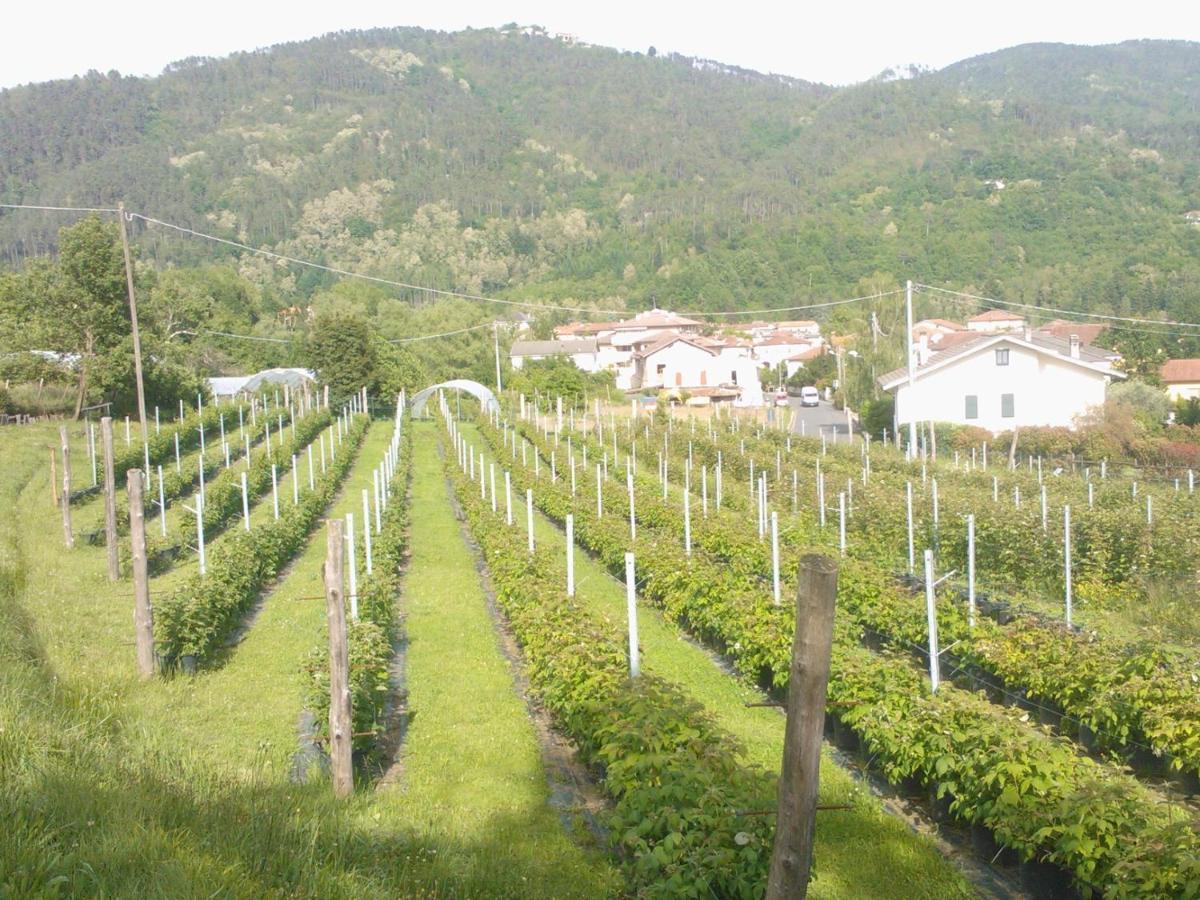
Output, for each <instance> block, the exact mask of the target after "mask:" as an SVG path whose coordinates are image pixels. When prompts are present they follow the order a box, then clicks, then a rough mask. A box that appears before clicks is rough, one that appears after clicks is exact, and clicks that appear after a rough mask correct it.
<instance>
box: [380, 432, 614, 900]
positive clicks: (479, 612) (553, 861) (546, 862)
mask: <svg viewBox="0 0 1200 900" xmlns="http://www.w3.org/2000/svg"><path fill="white" fill-rule="evenodd" d="M415 427H416V430H415V432H414V450H413V452H414V459H413V486H412V499H411V521H412V538H411V556H410V561H409V569H408V574H407V576H406V580H405V587H404V609H405V613H406V634H407V637H408V641H409V647H408V654H407V682H408V685H409V695H408V701H409V709H410V711H411V714H412V720H411V725H410V727H409V730H408V735H407V739H406V743H405V746H404V749H403V753H402V764H403V767H404V773H403V776H402V777H401V778H400V779H399V780H398V781H397V782H395V783H393V784H389V785H388V786H387V787H386V788H384V789H382V790H381V791H380V796H379V802H380V804H381V806H383V807H384V808H385V810H386V814H387V815H388V816H395V817H396V818H397V819H399V820H400V821H403V822H404V823H405V825H406V827H407V828H408V829H410V830H411V831H412V832H413V833H414V834H415V835H416V836H418V837H422V838H425V839H428V840H430V841H432V842H434V843H442V842H447V843H448V851H447V852H449V853H457V856H456V857H455V859H454V860H453V867H454V868H455V869H456V870H458V871H460V873H462V874H463V875H465V876H467V877H470V878H471V879H473V880H476V881H482V882H483V883H495V884H497V885H501V884H505V883H511V881H512V876H511V874H510V873H511V872H514V871H516V872H522V873H528V874H527V875H525V876H524V877H528V878H530V879H531V880H530V889H529V896H554V897H567V896H580V897H596V896H604V895H605V894H607V893H609V892H610V891H611V890H612V888H613V885H614V880H613V879H614V876H613V873H612V870H611V868H610V866H609V864H608V863H607V862H606V861H604V860H603V859H601V858H600V857H599V855H598V854H597V853H589V852H585V851H582V850H580V849H579V848H578V847H576V846H575V845H574V844H572V842H571V841H570V839H569V838H568V837H567V835H566V834H565V832H564V831H563V829H562V826H561V825H560V823H559V821H558V817H557V815H556V814H555V813H554V812H553V810H551V808H550V807H549V806H548V804H547V799H548V796H549V789H548V786H547V782H546V774H545V771H544V770H543V767H542V762H541V757H540V750H539V746H538V742H537V738H536V737H535V733H534V728H533V724H532V722H531V721H530V719H529V716H528V713H527V711H526V709H525V705H524V702H523V701H522V700H521V699H520V698H519V697H518V696H517V694H516V692H515V690H514V683H513V676H512V673H511V671H510V670H509V666H508V663H507V661H506V660H505V659H504V657H503V656H502V655H501V652H500V650H499V646H498V643H497V636H496V632H495V629H494V627H493V624H492V621H491V618H490V616H489V614H488V612H487V609H486V606H485V599H484V594H483V587H482V584H481V582H480V577H479V575H478V573H477V572H476V569H475V559H474V556H473V554H472V552H471V550H470V549H469V548H468V547H467V545H466V542H465V541H464V539H463V536H462V532H461V528H460V525H459V522H458V520H457V519H456V518H455V516H454V513H453V512H452V510H451V507H450V503H449V496H448V493H447V491H448V488H447V486H446V483H445V479H444V476H443V472H442V463H441V459H440V457H439V456H438V453H437V438H436V432H435V431H434V429H433V427H432V426H431V425H429V424H426V423H419V424H417V425H416V426H415ZM456 847H458V848H472V849H470V850H469V852H462V851H461V850H459V851H456V850H455V849H454V848H456ZM479 847H487V848H489V849H488V850H487V851H486V852H478V850H477V848H479ZM447 862H448V861H447ZM534 884H537V885H539V886H538V887H534Z"/></svg>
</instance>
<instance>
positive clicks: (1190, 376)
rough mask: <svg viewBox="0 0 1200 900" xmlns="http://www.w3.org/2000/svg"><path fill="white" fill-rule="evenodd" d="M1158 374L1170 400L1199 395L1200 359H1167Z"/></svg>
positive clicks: (1187, 398)
mask: <svg viewBox="0 0 1200 900" xmlns="http://www.w3.org/2000/svg"><path fill="white" fill-rule="evenodd" d="M1159 374H1161V375H1162V380H1163V384H1164V385H1166V387H1167V396H1168V397H1170V398H1171V399H1172V400H1180V399H1183V400H1190V399H1191V398H1192V397H1200V359H1169V360H1167V361H1166V362H1165V363H1163V367H1162V368H1161V369H1160V370H1159Z"/></svg>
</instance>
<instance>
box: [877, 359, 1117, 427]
mask: <svg viewBox="0 0 1200 900" xmlns="http://www.w3.org/2000/svg"><path fill="white" fill-rule="evenodd" d="M997 349H1008V351H1009V364H1008V365H1007V366H998V365H996V353H995V351H996V350H997ZM1106 386H1107V378H1106V377H1105V376H1104V375H1102V374H1099V373H1096V372H1091V371H1088V370H1087V369H1084V368H1081V367H1080V366H1078V365H1075V364H1073V363H1071V362H1069V361H1067V360H1065V359H1061V358H1055V357H1054V356H1051V355H1048V354H1043V353H1034V352H1033V351H1031V350H1028V349H1026V348H1024V347H1020V346H1016V345H1014V344H1009V343H1008V342H1002V343H1000V344H996V345H992V346H989V347H987V348H985V349H983V350H981V351H980V352H979V353H975V354H971V355H969V356H965V357H962V358H960V359H957V360H954V361H952V362H949V363H947V364H946V365H945V366H944V367H942V368H940V369H938V370H936V371H932V372H926V373H925V374H923V375H921V376H920V377H919V378H918V379H917V380H916V383H915V384H914V385H913V387H912V388H911V389H910V388H909V387H908V385H907V384H903V385H901V386H900V387H899V388H898V389H897V390H896V421H897V422H898V423H899V424H901V425H905V424H908V423H909V422H911V421H918V422H922V421H936V422H957V423H959V424H963V425H976V426H978V427H980V428H986V429H988V430H989V431H993V432H998V431H1008V430H1010V429H1012V428H1013V427H1014V426H1016V427H1029V426H1035V425H1061V426H1067V427H1070V426H1072V425H1074V420H1075V417H1076V416H1079V415H1081V414H1083V413H1084V412H1086V411H1087V410H1088V408H1089V407H1092V406H1096V405H1099V404H1101V403H1103V402H1104V394H1105V389H1106ZM1004 394H1012V395H1013V412H1014V415H1013V416H1012V417H1011V418H1010V417H1005V416H1003V415H1001V409H1002V407H1001V396H1002V395H1004ZM968 395H974V396H975V397H977V398H978V411H979V416H978V418H975V419H968V418H967V417H966V398H967V396H968Z"/></svg>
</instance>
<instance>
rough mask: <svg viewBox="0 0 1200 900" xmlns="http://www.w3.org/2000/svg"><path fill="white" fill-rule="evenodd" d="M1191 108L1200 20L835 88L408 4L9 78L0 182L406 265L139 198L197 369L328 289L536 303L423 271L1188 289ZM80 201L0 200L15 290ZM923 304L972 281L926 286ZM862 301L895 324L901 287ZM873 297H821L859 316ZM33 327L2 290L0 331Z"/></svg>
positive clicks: (588, 306)
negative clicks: (120, 68)
mask: <svg viewBox="0 0 1200 900" xmlns="http://www.w3.org/2000/svg"><path fill="white" fill-rule="evenodd" d="M1197 135H1200V53H1197V47H1196V45H1195V44H1190V43H1186V42H1168V41H1137V42H1129V43H1124V44H1119V45H1112V46H1104V47H1078V46H1069V45H1054V44H1036V45H1025V46H1020V47H1015V48H1012V49H1009V50H1004V51H1000V52H997V53H992V54H989V55H986V56H981V57H977V58H973V59H968V60H965V61H963V62H960V63H957V64H955V65H952V66H949V67H947V68H945V69H942V70H940V71H936V72H918V73H916V74H915V75H914V76H913V77H911V78H903V79H894V78H891V77H882V76H881V77H880V78H878V79H875V80H872V81H868V82H865V83H861V84H857V85H853V86H849V87H839V88H834V87H830V86H825V85H820V84H812V83H807V82H802V81H798V80H795V79H790V78H785V77H781V76H774V75H764V74H760V73H756V72H751V71H747V70H743V69H737V68H733V67H728V66H723V65H721V64H719V63H715V62H711V61H707V60H699V59H693V58H690V57H682V56H676V55H659V54H656V53H651V52H647V53H632V52H619V51H616V50H612V49H608V48H604V47H596V46H588V45H577V44H567V43H564V42H563V41H560V40H557V39H555V38H553V37H551V36H549V35H546V34H544V33H540V32H538V31H537V30H534V33H524V32H523V31H519V30H517V29H516V28H502V29H484V30H467V31H463V32H457V33H441V32H431V31H424V30H420V29H413V28H397V29H381V30H373V31H360V32H345V33H337V34H330V35H326V36H324V37H320V38H316V39H313V40H310V41H305V42H300V43H293V44H285V45H280V46H277V47H273V48H270V49H267V50H260V51H255V52H249V53H239V54H235V55H233V56H231V57H228V58H223V59H187V60H182V61H180V62H177V63H175V64H172V65H171V66H169V67H168V68H167V70H166V71H164V72H163V73H162V74H161V75H160V76H158V77H154V78H133V77H125V76H121V75H120V74H119V73H116V72H110V73H107V74H101V73H98V72H92V73H89V74H88V75H86V76H83V77H78V78H74V79H70V80H63V81H56V82H50V83H45V84H36V85H28V86H22V87H17V88H13V89H8V90H5V91H2V92H0V203H8V204H43V203H44V204H49V205H69V206H84V207H102V208H107V207H111V206H114V205H115V204H116V203H117V202H118V201H123V202H124V203H125V204H126V206H127V207H128V208H129V209H130V210H133V211H135V212H137V213H140V214H142V215H144V216H146V217H149V218H151V219H158V220H162V221H163V222H169V223H172V224H174V225H179V226H184V227H186V228H189V229H193V230H194V231H196V232H202V233H204V234H206V235H210V236H212V237H216V238H220V239H222V240H225V241H231V242H235V243H236V244H241V245H245V246H247V247H252V248H259V249H266V250H269V251H271V252H272V253H276V254H280V255H282V256H286V257H290V258H295V259H303V260H307V261H311V262H314V263H317V264H319V265H321V266H325V267H329V268H334V269H340V270H345V271H353V272H356V273H362V274H364V275H368V276H371V277H373V278H378V279H383V280H384V281H385V282H398V283H401V284H404V285H409V286H410V287H399V286H396V285H394V284H387V283H382V284H381V283H375V284H372V283H370V282H363V281H352V280H348V279H346V278H344V277H342V276H341V275H339V274H336V273H334V272H330V271H328V269H321V268H316V267H310V266H303V265H298V264H295V263H289V262H286V261H281V260H278V259H275V258H271V257H265V256H262V255H256V254H254V253H252V252H249V251H247V250H244V249H241V248H239V247H237V246H233V245H231V244H227V243H218V242H214V241H211V240H206V239H203V238H199V237H196V236H194V235H189V234H185V233H183V232H181V231H178V230H175V229H172V228H168V227H165V226H163V225H161V224H154V223H148V222H146V221H145V220H144V219H139V218H134V219H132V220H131V221H130V223H129V227H130V229H131V236H132V239H133V241H134V243H135V245H136V249H137V254H138V262H137V267H138V281H139V283H140V287H139V290H140V292H141V293H144V294H146V295H147V297H148V298H149V299H148V303H149V304H150V305H151V307H153V308H154V309H153V311H152V314H151V318H152V322H151V325H150V331H151V337H150V339H151V342H154V341H158V342H159V344H160V346H161V347H163V348H165V349H164V352H163V353H162V356H161V358H162V360H163V362H164V365H166V364H167V363H169V362H172V361H178V362H179V364H180V365H181V366H184V367H190V369H191V372H192V374H193V375H201V374H212V373H217V372H237V371H240V370H243V369H245V368H246V367H250V366H260V365H273V364H286V363H297V362H303V361H304V359H305V354H306V352H308V351H307V350H306V349H305V348H306V340H307V332H308V330H309V329H310V328H312V327H314V326H315V324H316V322H317V321H319V320H321V318H322V317H329V316H342V317H346V316H350V317H354V318H356V319H361V320H364V321H366V322H367V323H368V324H369V325H370V326H371V328H370V330H371V334H372V335H373V336H374V339H376V340H378V341H380V342H383V341H387V340H398V339H403V338H405V337H409V336H414V335H422V334H428V333H435V332H442V331H451V330H458V329H463V328H468V327H470V326H473V325H484V324H485V323H487V322H490V321H492V320H494V319H501V320H504V321H506V322H508V323H510V324H511V323H512V322H513V320H514V314H515V312H516V311H517V310H520V309H521V307H511V306H503V305H497V304H489V303H486V302H480V301H469V300H458V301H446V300H444V299H441V298H440V295H437V294H435V293H431V292H429V291H425V290H421V289H420V288H422V287H429V288H436V289H441V290H450V291H457V292H462V293H466V294H470V295H486V296H489V297H494V298H499V299H508V300H519V301H525V302H532V303H537V304H554V305H558V306H567V307H572V308H576V309H582V310H592V309H594V310H597V311H600V312H601V313H602V314H603V315H609V314H611V313H612V312H613V311H618V310H619V311H622V312H623V311H625V310H636V309H643V308H648V307H650V306H655V305H657V306H661V307H669V308H674V309H679V310H686V311H696V312H703V311H723V310H732V309H746V310H759V309H764V308H768V309H769V308H775V307H786V306H802V305H805V304H810V303H821V302H824V301H828V300H831V299H837V298H843V297H851V296H857V295H860V294H863V293H874V292H876V291H879V290H887V289H890V288H894V287H896V286H898V285H900V284H903V282H904V280H905V279H908V278H912V279H914V280H917V281H921V282H924V283H926V284H930V285H936V286H944V287H948V288H953V289H956V290H961V291H966V292H968V293H975V294H982V295H986V296H989V297H995V298H1000V299H1003V300H1005V301H1009V302H1019V303H1032V304H1038V305H1043V306H1051V307H1057V308H1062V309H1069V310H1087V311H1092V312H1102V313H1106V314H1117V315H1135V316H1140V317H1147V318H1152V319H1158V318H1164V319H1171V320H1176V321H1184V322H1195V321H1200V223H1198V222H1196V221H1193V220H1194V219H1197V218H1200V214H1197V215H1193V216H1191V217H1190V218H1189V215H1188V214H1189V213H1193V212H1194V211H1196V210H1200V141H1198V140H1197ZM108 218H111V216H109V217H108ZM70 224H71V221H70V218H69V217H64V215H63V214H61V213H54V212H33V211H28V210H0V253H2V254H3V257H2V258H3V260H4V263H5V264H6V265H7V267H8V268H10V269H11V270H12V272H13V274H10V275H9V276H7V280H6V281H5V282H4V284H5V285H6V286H5V287H4V288H3V290H4V291H5V292H6V296H9V297H18V296H20V297H25V298H26V299H25V301H23V304H24V306H25V307H26V308H27V307H28V306H29V304H30V303H31V302H32V301H30V299H29V298H30V297H35V296H36V291H37V290H41V289H43V288H44V287H45V284H44V283H45V282H46V280H47V275H46V272H47V271H48V270H45V269H44V267H45V266H47V265H55V264H56V263H55V264H52V263H46V262H44V261H40V260H42V258H43V257H47V256H51V255H53V254H55V253H56V252H57V251H58V250H59V249H60V242H61V239H60V229H62V228H63V227H64V226H65V225H70ZM38 279H40V280H41V283H42V286H41V287H39V286H38ZM34 305H36V303H35V304H34ZM21 306H22V303H18V302H17V301H16V300H13V301H12V302H8V301H6V303H5V306H4V314H6V315H7V316H8V318H9V319H10V320H11V319H12V312H13V310H14V309H17V308H20V307H21ZM918 306H919V308H918V315H919V316H920V315H946V316H949V317H962V316H966V315H970V314H972V313H973V312H976V311H977V307H974V308H972V307H971V306H970V305H969V304H963V303H961V302H947V301H945V300H934V299H933V298H932V296H931V295H923V296H922V297H921V298H920V300H919V303H918ZM872 308H873V310H874V311H875V313H876V315H877V316H878V318H879V333H880V334H886V335H890V336H891V337H892V338H893V341H892V342H891V343H890V344H889V347H891V344H895V346H894V347H892V350H893V351H895V352H899V348H900V344H899V341H898V335H899V331H898V330H897V326H898V325H900V323H901V322H902V318H901V312H902V310H901V307H900V305H899V304H898V303H897V302H895V301H894V300H892V301H880V302H879V303H877V304H874V305H873V307H872ZM310 310H311V312H310ZM289 311H290V312H289ZM535 311H536V310H535ZM579 315H581V314H580V313H573V312H565V311H558V312H552V313H547V314H544V315H540V316H537V317H536V327H537V329H538V330H539V331H540V332H541V333H545V332H546V331H547V329H548V328H549V327H550V326H551V325H552V324H553V323H554V322H557V321H565V320H567V319H569V318H574V317H578V316H579ZM868 315H869V310H867V309H866V308H862V309H859V310H857V311H856V312H854V313H842V314H841V315H840V316H839V317H838V318H836V319H834V321H833V322H831V323H830V324H831V326H836V327H838V328H841V329H843V330H846V331H857V333H858V334H860V335H862V336H864V337H865V336H866V335H867V334H868V333H869V329H868V327H867V322H868V319H867V316H868ZM822 318H824V317H822ZM1146 330H1147V329H1141V330H1140V331H1137V332H1133V331H1131V332H1128V333H1123V332H1115V333H1114V334H1113V335H1112V336H1111V337H1110V339H1112V340H1114V341H1118V342H1120V341H1124V342H1125V343H1126V344H1127V345H1128V347H1127V348H1124V349H1127V351H1128V353H1127V355H1129V356H1131V357H1137V358H1138V360H1140V363H1139V364H1140V365H1142V367H1143V368H1147V369H1152V368H1153V366H1152V365H1145V361H1146V360H1150V361H1151V362H1152V361H1153V360H1155V359H1158V358H1162V357H1165V356H1179V355H1185V354H1188V353H1194V352H1195V351H1196V347H1195V341H1194V340H1189V339H1186V338H1183V337H1182V336H1181V335H1179V334H1173V333H1164V334H1153V335H1149V336H1147V335H1146V333H1145V332H1146ZM214 331H226V332H230V333H236V334H252V335H256V336H259V337H270V338H274V339H275V341H273V342H248V341H237V340H234V339H231V338H228V337H223V336H220V335H214V334H212V332H214ZM1163 331H1166V332H1169V331H1170V329H1163ZM38 337H39V339H40V340H42V342H41V343H39V344H38V346H39V347H45V348H47V349H57V350H69V349H73V348H70V347H66V346H63V345H61V344H57V345H49V344H46V343H45V341H46V340H49V339H50V338H52V337H53V335H49V334H41V333H38ZM502 339H504V340H509V339H511V328H509V329H505V330H504V332H503V333H502ZM30 340H31V336H30V331H29V330H28V329H26V328H23V327H21V325H20V322H17V323H16V325H15V327H14V325H13V323H12V322H11V321H10V323H9V325H8V326H7V327H6V326H4V325H3V323H0V343H2V346H0V352H2V351H12V350H21V349H30ZM279 341H283V342H282V343H280V342H279ZM491 344H492V334H491V331H490V329H489V328H487V327H482V328H479V329H477V330H475V331H470V332H465V333H462V334H460V335H456V336H455V337H454V338H453V339H452V340H439V341H432V342H420V343H413V344H411V345H408V346H405V345H396V344H391V345H388V344H382V343H381V344H380V346H381V347H391V348H393V349H394V354H393V351H385V355H388V356H389V358H390V355H396V356H397V357H398V358H397V359H396V360H393V362H394V363H395V365H394V366H393V367H392V368H394V369H397V370H399V371H402V372H404V373H406V375H405V376H404V377H408V378H414V379H417V380H421V379H424V378H426V377H434V376H439V375H442V374H447V373H454V374H464V373H465V374H475V375H476V376H478V377H483V376H485V375H486V374H487V373H489V372H491V371H492V367H493V360H492V356H491V350H492V347H491ZM166 348H169V349H171V350H172V352H171V353H167V352H166ZM396 348H398V349H396ZM884 362H886V360H881V364H883V363H884ZM389 365H390V364H389ZM179 374H180V375H182V374H185V373H179ZM389 377H391V376H389ZM396 378H400V379H401V380H403V378H401V376H399V375H397V376H396ZM393 380H395V379H393ZM864 380H865V379H864ZM866 383H869V381H867V382H866Z"/></svg>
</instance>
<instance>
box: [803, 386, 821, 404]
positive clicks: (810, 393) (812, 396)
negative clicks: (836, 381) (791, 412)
mask: <svg viewBox="0 0 1200 900" xmlns="http://www.w3.org/2000/svg"><path fill="white" fill-rule="evenodd" d="M820 403H821V395H820V394H819V393H817V389H816V388H815V387H813V386H812V385H811V384H810V385H808V386H806V387H802V388H800V405H801V406H819V405H820Z"/></svg>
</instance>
